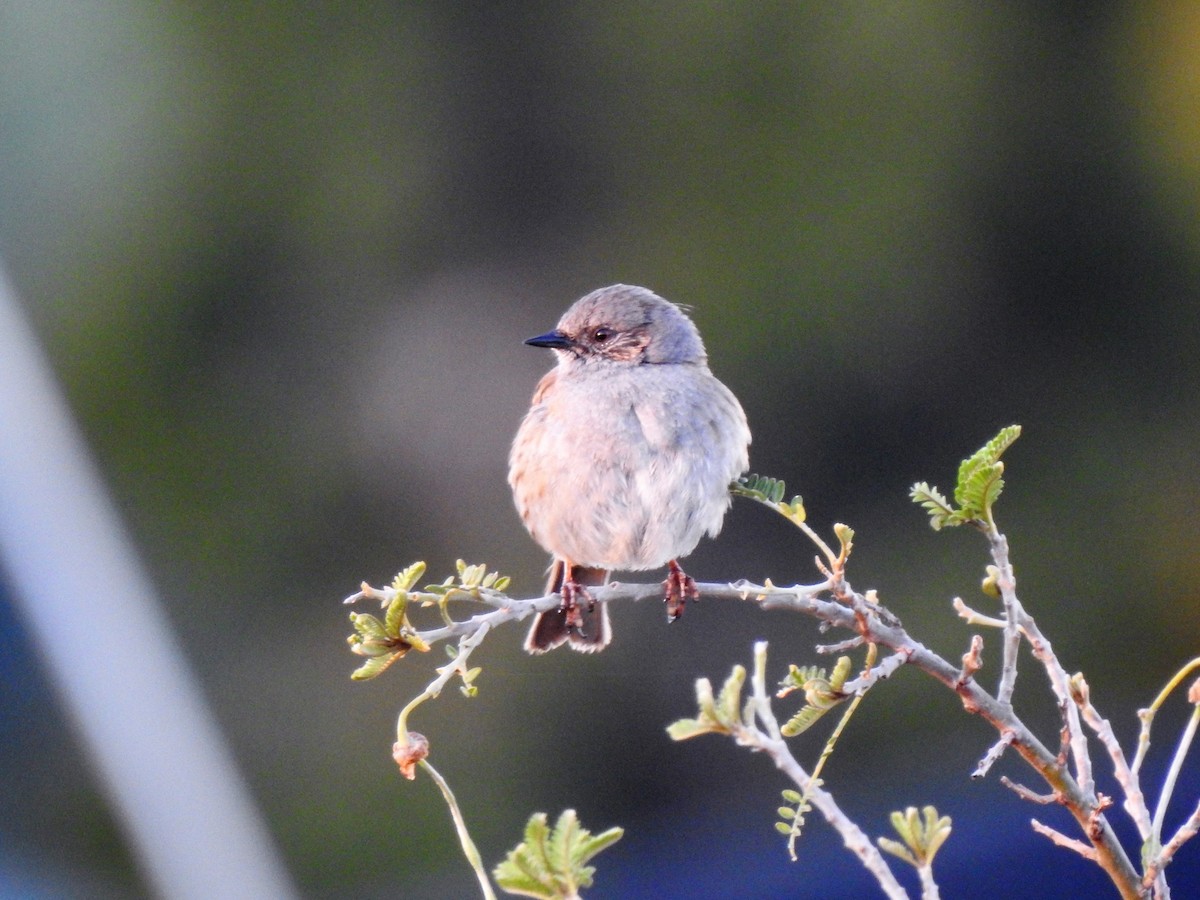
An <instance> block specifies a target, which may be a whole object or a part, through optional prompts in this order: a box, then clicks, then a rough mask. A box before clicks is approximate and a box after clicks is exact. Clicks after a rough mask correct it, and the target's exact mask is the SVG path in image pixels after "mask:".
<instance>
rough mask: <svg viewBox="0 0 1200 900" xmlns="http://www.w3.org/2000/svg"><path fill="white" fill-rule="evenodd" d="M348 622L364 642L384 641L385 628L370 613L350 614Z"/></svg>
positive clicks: (385, 638)
mask: <svg viewBox="0 0 1200 900" xmlns="http://www.w3.org/2000/svg"><path fill="white" fill-rule="evenodd" d="M350 622H351V624H353V625H354V628H355V630H356V631H357V632H358V633H359V634H360V635H361V636H362V637H363V639H364V640H372V639H374V640H378V641H386V640H387V639H388V633H387V628H385V627H384V624H383V623H382V622H380V621H379V620H378V619H377V618H375V617H374V616H373V615H371V614H370V613H350Z"/></svg>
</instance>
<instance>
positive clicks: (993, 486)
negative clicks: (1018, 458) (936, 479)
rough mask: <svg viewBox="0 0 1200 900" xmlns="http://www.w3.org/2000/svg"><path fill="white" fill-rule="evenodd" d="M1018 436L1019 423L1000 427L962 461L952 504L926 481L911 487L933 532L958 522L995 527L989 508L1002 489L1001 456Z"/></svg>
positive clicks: (989, 528)
mask: <svg viewBox="0 0 1200 900" xmlns="http://www.w3.org/2000/svg"><path fill="white" fill-rule="evenodd" d="M1020 435H1021V426H1020V425H1009V426H1008V427H1007V428H1002V429H1000V432H999V434H997V435H996V436H995V437H994V438H992V439H991V440H990V441H988V442H987V443H986V444H985V445H984V446H983V447H981V448H980V449H979V450H977V451H976V452H975V453H974V454H973V455H971V456H969V457H967V458H966V459H964V460H963V461H962V463H961V464H960V465H959V467H958V480H957V483H956V485H955V488H954V503H951V502H950V501H949V500H948V499H946V496H945V495H944V494H942V493H941V491H939V490H938V489H937V488H936V487H933V486H931V485H930V484H929V483H928V482H925V481H919V482H917V483H916V484H914V485H913V486H912V489H911V490H910V491H909V496H911V497H912V499H913V502H914V503H918V504H920V505H921V506H923V507H924V508H925V510H926V512H928V513H929V524H930V525H931V526H932V527H933V530H934V531H940V530H941V529H943V528H954V527H957V526H959V525H972V526H974V527H976V528H979V529H980V530H982V531H992V530H994V528H995V525H994V523H993V520H992V507H993V505H995V503H996V500H997V499H999V497H1000V492H1001V491H1002V490H1004V478H1003V477H1002V476H1003V474H1004V463H1002V462H1001V461H1000V457H1001V456H1002V455H1003V454H1004V451H1005V450H1007V449H1008V448H1009V447H1010V446H1012V443H1013V441H1015V440H1016V439H1017V438H1018V437H1020ZM955 504H957V506H956V505H955Z"/></svg>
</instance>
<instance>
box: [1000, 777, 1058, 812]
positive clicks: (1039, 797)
mask: <svg viewBox="0 0 1200 900" xmlns="http://www.w3.org/2000/svg"><path fill="white" fill-rule="evenodd" d="M1000 783H1001V784H1002V785H1004V786H1005V787H1006V788H1008V789H1009V790H1010V791H1012V792H1013V793H1014V794H1016V795H1017V796H1018V797H1020V798H1021V799H1022V800H1028V801H1029V802H1030V803H1036V804H1038V805H1039V806H1049V805H1050V804H1051V803H1061V802H1062V795H1060V794H1058V793H1056V792H1053V791H1051V792H1050V793H1049V794H1039V793H1037V792H1036V791H1031V790H1030V789H1029V788H1027V787H1025V785H1023V784H1018V783H1017V782H1015V781H1013V780H1012V779H1011V778H1009V777H1008V776H1007V775H1001V776H1000Z"/></svg>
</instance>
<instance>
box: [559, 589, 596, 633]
mask: <svg viewBox="0 0 1200 900" xmlns="http://www.w3.org/2000/svg"><path fill="white" fill-rule="evenodd" d="M558 593H559V596H560V597H561V598H562V604H561V605H560V606H559V609H560V610H561V611H562V614H563V617H564V620H565V622H566V626H567V630H568V631H574V632H575V633H576V634H580V635H582V634H583V633H584V632H583V610H582V609H580V603H581V602H582V603H586V604H587V611H588V612H589V613H590V612H591V611H592V610H593V609H595V608H596V601H595V600H593V599H592V595H591V594H589V593H588V590H587V588H585V587H584V586H583V585H582V584H580V583H579V582H578V581H571V580H567V581H564V582H563V583H562V587H561V588H559V592H558Z"/></svg>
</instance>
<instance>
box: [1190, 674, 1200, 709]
mask: <svg viewBox="0 0 1200 900" xmlns="http://www.w3.org/2000/svg"><path fill="white" fill-rule="evenodd" d="M1188 703H1190V704H1192V705H1193V706H1200V678H1197V679H1196V680H1195V681H1193V682H1192V686H1191V687H1190V688H1188Z"/></svg>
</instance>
